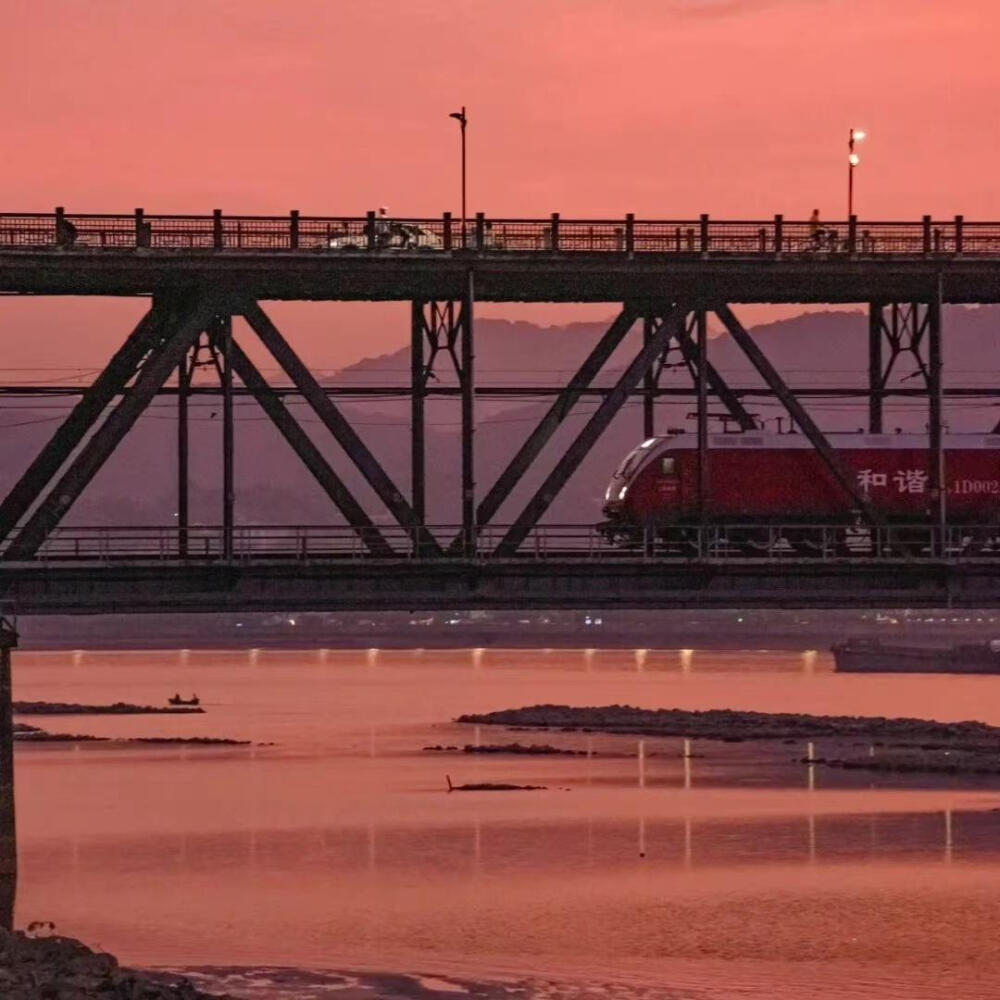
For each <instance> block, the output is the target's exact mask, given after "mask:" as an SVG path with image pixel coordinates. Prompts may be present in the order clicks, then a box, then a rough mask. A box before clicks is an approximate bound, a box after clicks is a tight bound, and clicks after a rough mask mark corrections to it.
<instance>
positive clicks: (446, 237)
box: [442, 212, 451, 250]
mask: <svg viewBox="0 0 1000 1000" xmlns="http://www.w3.org/2000/svg"><path fill="white" fill-rule="evenodd" d="M443 219H444V223H443V232H442V236H443V240H442V242H443V243H444V248H445V250H450V249H451V212H445V213H444V216H443Z"/></svg>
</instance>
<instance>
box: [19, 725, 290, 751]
mask: <svg viewBox="0 0 1000 1000" xmlns="http://www.w3.org/2000/svg"><path fill="white" fill-rule="evenodd" d="M14 739H15V740H17V741H18V742H23V743H130V744H131V743H153V744H163V745H167V746H173V745H177V744H184V745H192V746H210V747H218V746H225V747H246V746H250V743H251V741H250V740H231V739H226V738H224V737H220V736H128V737H118V736H92V735H90V734H88V733H50V732H47V731H46V730H44V729H39V727H38V726H29V725H28V724H27V723H26V722H15V723H14ZM269 745H270V744H266V743H261V744H258V746H269Z"/></svg>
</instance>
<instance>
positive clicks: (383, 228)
mask: <svg viewBox="0 0 1000 1000" xmlns="http://www.w3.org/2000/svg"><path fill="white" fill-rule="evenodd" d="M365 230H367V226H366V227H365ZM327 246H328V247H329V249H331V250H367V249H368V233H367V231H362V232H360V233H359V232H357V231H351V230H350V228H349V227H347V226H346V225H345V227H344V232H343V233H334V234H333V235H332V236H330V237H329V238H328V239H327ZM374 249H376V250H443V249H444V241H443V240H442V239H441V237H440V236H438V235H437V234H436V233H434V232H432V231H431V230H430V229H427V228H426V227H424V226H419V225H415V224H413V223H408V222H395V221H392V220H389V219H376V220H375V234H374Z"/></svg>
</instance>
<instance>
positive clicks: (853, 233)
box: [847, 215, 858, 257]
mask: <svg viewBox="0 0 1000 1000" xmlns="http://www.w3.org/2000/svg"><path fill="white" fill-rule="evenodd" d="M847 252H848V253H849V254H850V255H851V256H852V257H853V256H854V255H855V254H856V253H857V252H858V217H857V216H856V215H852V216H851V217H850V218H849V219H848V220H847Z"/></svg>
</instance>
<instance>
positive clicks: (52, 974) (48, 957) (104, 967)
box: [0, 930, 228, 1000]
mask: <svg viewBox="0 0 1000 1000" xmlns="http://www.w3.org/2000/svg"><path fill="white" fill-rule="evenodd" d="M227 996H228V994H216V993H204V992H202V991H201V990H199V989H196V988H195V987H194V986H192V985H191V984H190V983H189V982H188V981H187V980H185V979H183V978H182V977H175V976H171V977H162V978H161V977H157V976H153V975H150V974H148V973H144V972H138V971H135V970H133V969H123V968H121V967H120V966H119V965H118V962H117V960H116V959H115V957H114V956H113V955H106V954H102V953H100V952H94V951H91V950H90V948H88V947H87V946H86V945H85V944H82V943H81V942H79V941H76V940H74V939H73V938H65V937H44V938H31V937H28V936H27V935H26V934H24V933H23V932H21V931H15V932H13V933H10V932H8V931H4V930H0V997H3V1000H220V998H223V997H227Z"/></svg>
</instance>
